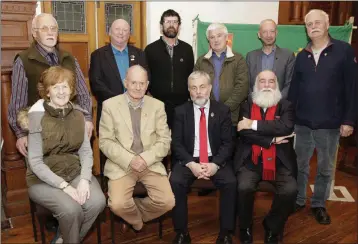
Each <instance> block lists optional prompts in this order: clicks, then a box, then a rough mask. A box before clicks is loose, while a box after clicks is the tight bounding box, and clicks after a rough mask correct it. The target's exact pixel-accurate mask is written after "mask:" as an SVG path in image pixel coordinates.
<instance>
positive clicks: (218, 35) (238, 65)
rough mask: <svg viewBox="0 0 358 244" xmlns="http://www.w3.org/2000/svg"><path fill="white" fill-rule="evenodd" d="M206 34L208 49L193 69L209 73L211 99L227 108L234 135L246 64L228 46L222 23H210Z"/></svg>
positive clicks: (245, 89)
mask: <svg viewBox="0 0 358 244" xmlns="http://www.w3.org/2000/svg"><path fill="white" fill-rule="evenodd" d="M206 37H207V38H208V40H209V43H210V50H209V52H208V53H207V54H205V55H203V56H201V57H199V59H198V60H197V61H196V64H195V67H194V70H202V71H205V72H206V73H208V74H209V75H210V78H211V80H212V81H213V89H212V93H211V99H215V100H216V101H220V102H223V103H224V104H225V105H227V106H228V107H229V108H230V111H231V119H232V124H233V136H236V125H237V123H238V116H239V107H240V104H241V103H242V102H243V101H245V100H246V98H247V95H248V89H249V80H248V70H247V65H246V62H245V59H244V57H243V56H242V55H241V54H239V53H236V52H233V51H232V49H231V48H230V47H229V46H227V41H228V31H227V28H226V26H225V25H223V24H219V23H213V24H211V25H209V27H208V29H207V30H206Z"/></svg>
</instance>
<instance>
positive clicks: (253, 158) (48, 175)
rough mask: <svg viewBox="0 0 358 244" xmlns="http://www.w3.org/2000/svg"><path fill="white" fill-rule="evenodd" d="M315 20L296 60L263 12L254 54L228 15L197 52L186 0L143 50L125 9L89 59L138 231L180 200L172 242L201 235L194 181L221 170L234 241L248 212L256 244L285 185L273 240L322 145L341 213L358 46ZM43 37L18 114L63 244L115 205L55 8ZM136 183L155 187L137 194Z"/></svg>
mask: <svg viewBox="0 0 358 244" xmlns="http://www.w3.org/2000/svg"><path fill="white" fill-rule="evenodd" d="M305 25H306V29H307V34H308V37H309V38H310V42H309V43H308V45H307V47H306V48H305V49H303V50H302V51H301V52H300V53H299V54H298V55H297V57H296V58H295V56H294V54H293V52H292V51H290V50H288V49H285V48H281V47H278V46H277V45H276V44H275V41H276V36H277V34H278V32H277V26H276V23H275V22H274V21H273V20H263V21H262V22H261V23H260V27H259V31H258V38H259V39H260V40H261V42H262V48H260V49H257V50H254V51H251V52H249V53H248V54H247V57H246V59H245V58H244V57H243V56H242V55H241V54H239V53H237V52H235V51H233V50H232V49H231V48H230V47H229V46H228V45H227V41H228V30H227V28H226V27H225V25H223V24H219V23H213V24H211V25H209V27H208V29H207V32H206V36H207V39H208V42H209V44H210V50H209V51H208V53H207V54H205V55H203V56H201V57H199V58H198V60H197V61H196V62H195V60H194V55H193V49H192V47H191V46H190V45H189V44H188V43H186V42H184V41H181V40H179V39H178V34H179V31H180V26H181V18H180V16H179V14H178V13H177V12H175V11H174V10H171V9H169V10H167V11H165V12H164V13H163V14H162V16H161V19H160V28H161V32H162V34H163V35H162V36H161V37H160V38H159V40H157V41H155V42H153V43H151V44H149V45H148V46H147V47H146V48H145V50H144V51H142V50H141V49H139V48H136V47H134V46H132V45H130V44H128V40H129V37H130V26H129V24H128V23H127V22H126V21H125V20H123V19H118V20H115V21H114V22H113V23H112V25H111V28H110V30H109V35H110V39H111V43H110V44H108V45H106V46H104V47H101V48H99V49H97V50H96V51H94V52H93V53H92V54H91V64H90V70H89V80H90V85H91V89H92V92H93V94H94V95H95V96H96V98H97V102H98V109H97V121H96V128H97V131H98V134H99V149H100V151H101V159H100V160H101V164H103V165H105V166H104V175H105V176H106V177H108V179H109V181H108V206H109V207H110V209H111V211H113V213H115V214H116V215H118V216H120V217H121V218H123V219H124V220H125V221H126V223H128V224H129V225H130V226H131V227H132V229H133V230H134V231H136V232H137V231H140V230H141V229H142V228H143V226H144V224H145V223H146V222H147V221H149V220H152V219H154V218H157V217H159V216H161V215H163V214H164V213H166V212H168V211H170V210H172V219H173V225H174V229H175V232H176V236H175V238H174V240H173V243H174V244H189V243H191V238H190V234H189V230H188V204H187V193H188V189H189V187H190V186H191V184H192V183H193V182H194V180H195V179H203V180H211V181H212V182H213V183H214V185H215V186H216V187H217V188H218V189H219V191H220V232H219V235H218V238H217V240H216V243H218V244H221V243H222V244H230V243H232V234H233V231H234V229H235V220H236V211H238V220H239V238H240V241H241V243H253V234H252V224H253V220H252V217H253V206H254V195H255V191H256V190H257V186H258V183H259V182H260V181H267V182H269V183H270V184H272V186H273V187H274V188H275V194H274V199H273V204H272V206H271V210H270V211H269V213H268V214H267V216H266V217H265V218H264V221H263V226H264V229H265V243H278V242H279V241H281V240H282V231H283V228H284V225H285V223H286V221H287V219H288V217H289V215H290V214H291V213H293V212H294V211H299V210H300V209H303V208H305V204H306V186H307V181H308V175H309V161H310V158H311V156H312V153H313V150H314V149H315V148H316V149H317V151H318V164H317V176H316V180H315V188H314V193H313V196H312V201H311V209H312V213H313V216H314V217H315V219H316V220H317V222H318V223H320V224H329V223H330V221H331V220H330V217H329V215H328V213H327V211H326V208H325V202H326V200H327V198H328V196H329V190H330V183H331V177H332V174H333V173H334V172H333V171H334V160H335V154H336V150H337V146H338V141H339V137H340V136H344V137H346V136H349V135H350V134H352V132H353V128H354V124H355V123H356V120H357V110H358V107H357V100H356V98H355V96H356V94H357V77H358V76H357V70H358V69H357V64H356V59H355V57H354V52H353V49H352V48H351V46H350V45H349V44H348V43H344V42H342V41H339V40H335V39H333V38H332V37H331V36H330V35H329V33H328V27H329V18H328V15H327V14H326V13H325V12H324V11H322V10H311V11H310V12H309V13H308V14H307V15H306V17H305ZM32 34H33V37H34V43H33V45H32V46H31V47H30V48H29V49H27V50H25V51H23V52H21V53H19V54H18V55H17V56H16V57H15V61H14V67H13V75H12V95H11V101H10V105H9V114H8V117H9V123H10V125H11V127H12V128H13V130H14V132H15V134H16V136H17V138H18V139H17V142H16V146H17V148H18V150H19V152H20V153H21V154H23V155H24V156H25V157H26V161H27V166H28V169H27V173H26V180H27V184H28V187H29V189H28V192H29V196H30V198H31V199H32V200H33V201H35V202H36V203H38V204H41V205H43V206H44V207H46V208H48V209H49V210H51V211H52V212H53V213H54V216H55V217H56V218H57V219H58V222H59V230H60V231H59V233H61V234H59V235H57V236H56V240H54V242H55V241H57V242H59V239H61V240H62V241H63V242H64V243H79V242H80V241H81V240H82V239H83V238H84V236H85V235H86V233H87V231H88V230H89V228H90V226H91V225H92V224H93V222H94V220H95V219H96V217H97V215H98V214H99V213H101V212H102V211H103V209H104V207H105V205H106V202H105V197H104V195H103V192H102V190H101V188H100V186H99V184H98V182H97V180H96V179H95V178H94V176H93V175H92V165H93V156H92V149H91V145H90V137H91V135H92V131H93V124H92V104H91V98H90V94H89V91H88V90H87V88H86V84H85V81H84V76H83V74H82V72H81V70H80V68H79V65H78V62H77V60H76V58H74V57H73V56H72V55H71V54H70V53H68V52H65V51H62V50H60V49H58V48H57V46H56V44H57V38H58V25H57V22H56V20H55V19H54V18H53V16H52V15H50V14H40V15H38V16H36V17H35V18H34V19H33V22H32ZM26 108H27V109H26ZM294 140H295V147H294V146H293V141H294ZM94 150H98V149H96V148H95V149H94ZM169 152H170V153H169ZM168 154H170V155H169V156H168ZM165 157H170V158H171V174H170V177H168V172H167V170H166V167H165V166H164V165H163V163H162V162H163V159H164V158H165ZM137 182H141V183H143V185H144V186H145V188H146V190H147V192H148V194H147V197H144V198H133V189H134V187H135V185H136V183H137Z"/></svg>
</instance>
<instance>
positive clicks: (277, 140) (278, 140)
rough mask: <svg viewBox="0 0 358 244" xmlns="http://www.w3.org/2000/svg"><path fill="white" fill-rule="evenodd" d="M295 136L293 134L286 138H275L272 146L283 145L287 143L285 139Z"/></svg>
mask: <svg viewBox="0 0 358 244" xmlns="http://www.w3.org/2000/svg"><path fill="white" fill-rule="evenodd" d="M295 135H296V134H295V133H294V132H293V133H292V134H291V135H288V136H280V137H276V140H275V141H274V144H283V143H287V142H288V140H287V138H290V137H293V136H295Z"/></svg>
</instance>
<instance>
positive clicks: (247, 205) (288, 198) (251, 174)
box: [237, 165, 297, 234]
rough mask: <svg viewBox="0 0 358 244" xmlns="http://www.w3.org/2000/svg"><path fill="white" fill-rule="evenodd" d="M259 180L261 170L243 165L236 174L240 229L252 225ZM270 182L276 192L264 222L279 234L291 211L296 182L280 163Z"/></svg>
mask: <svg viewBox="0 0 358 244" xmlns="http://www.w3.org/2000/svg"><path fill="white" fill-rule="evenodd" d="M261 180H262V172H261V171H255V170H250V169H248V168H247V167H246V166H245V165H243V166H242V167H241V168H240V170H239V172H238V174H237V182H238V194H239V196H238V211H239V225H240V229H245V228H249V227H250V226H251V225H252V214H253V206H254V199H255V192H256V189H257V185H258V183H259V182H260V181H261ZM270 182H271V183H272V184H273V186H274V187H275V189H276V192H275V195H274V198H273V202H272V205H271V210H270V212H269V213H268V214H267V216H266V217H265V222H266V225H267V226H268V227H269V228H270V230H271V231H272V232H273V233H274V234H279V233H280V232H281V231H282V229H283V227H284V226H285V223H286V221H287V218H288V216H289V215H290V213H291V212H292V211H293V207H294V203H295V201H296V196H297V182H296V179H295V178H294V177H293V176H292V174H291V172H290V171H289V170H288V169H286V168H285V167H284V166H282V165H281V166H279V167H278V168H277V169H276V178H275V181H270Z"/></svg>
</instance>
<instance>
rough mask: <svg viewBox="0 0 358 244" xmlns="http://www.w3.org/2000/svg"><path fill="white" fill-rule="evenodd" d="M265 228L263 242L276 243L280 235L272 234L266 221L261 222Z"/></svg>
mask: <svg viewBox="0 0 358 244" xmlns="http://www.w3.org/2000/svg"><path fill="white" fill-rule="evenodd" d="M262 224H263V226H264V228H265V240H264V243H267V244H278V242H279V239H280V236H279V234H274V233H273V232H272V231H271V230H270V228H269V227H268V226H267V224H266V221H265V220H264V222H263V223H262Z"/></svg>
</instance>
